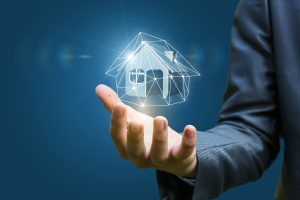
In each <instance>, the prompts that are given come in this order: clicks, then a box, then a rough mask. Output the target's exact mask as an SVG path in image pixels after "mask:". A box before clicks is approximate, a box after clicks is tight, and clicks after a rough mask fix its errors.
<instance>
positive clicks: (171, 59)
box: [106, 33, 200, 106]
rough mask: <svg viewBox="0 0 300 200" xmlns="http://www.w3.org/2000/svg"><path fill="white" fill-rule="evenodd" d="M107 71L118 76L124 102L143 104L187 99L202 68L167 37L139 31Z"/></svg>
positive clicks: (173, 102) (166, 102) (166, 103)
mask: <svg viewBox="0 0 300 200" xmlns="http://www.w3.org/2000/svg"><path fill="white" fill-rule="evenodd" d="M106 74H108V75H111V76H113V77H115V78H116V85H117V92H118V95H119V97H120V99H121V100H122V101H124V102H128V103H133V104H138V105H141V106H146V105H147V106H149V105H152V106H156V105H157V106H158V105H172V104H175V103H180V102H184V101H185V100H186V98H187V96H188V93H189V85H190V77H192V76H199V75H200V74H199V72H197V70H196V69H195V68H194V67H193V66H192V65H191V64H190V63H189V62H188V61H187V60H186V59H184V57H183V56H182V55H181V54H180V53H179V52H178V51H177V50H176V49H174V48H173V47H172V46H171V45H170V44H168V43H167V42H166V41H165V40H162V39H160V38H157V37H154V36H150V35H148V34H145V33H139V34H138V35H137V36H136V37H135V38H134V39H133V40H132V41H131V42H130V44H129V45H128V47H127V48H126V49H125V50H124V51H123V52H122V53H121V55H120V56H119V57H118V58H117V59H116V61H115V62H114V63H113V64H112V66H111V67H110V68H109V69H108V70H107V72H106Z"/></svg>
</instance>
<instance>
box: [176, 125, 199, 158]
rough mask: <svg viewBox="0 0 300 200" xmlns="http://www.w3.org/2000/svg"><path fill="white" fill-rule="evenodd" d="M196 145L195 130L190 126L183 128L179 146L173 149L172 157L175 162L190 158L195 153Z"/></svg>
mask: <svg viewBox="0 0 300 200" xmlns="http://www.w3.org/2000/svg"><path fill="white" fill-rule="evenodd" d="M195 145H196V128H195V127H194V126H192V125H188V126H186V127H185V129H184V131H183V136H182V139H181V143H180V145H179V146H177V147H175V149H174V151H173V155H172V156H173V157H174V158H175V159H176V160H184V159H186V158H188V157H189V156H191V155H192V154H193V153H194V151H195Z"/></svg>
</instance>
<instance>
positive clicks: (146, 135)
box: [96, 85, 197, 177]
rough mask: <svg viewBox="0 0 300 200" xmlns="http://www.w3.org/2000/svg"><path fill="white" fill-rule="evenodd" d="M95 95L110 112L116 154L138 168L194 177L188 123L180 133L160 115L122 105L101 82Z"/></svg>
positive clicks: (191, 130) (193, 136)
mask: <svg viewBox="0 0 300 200" xmlns="http://www.w3.org/2000/svg"><path fill="white" fill-rule="evenodd" d="M96 94H97V96H98V97H99V98H100V99H101V101H102V102H103V104H104V106H105V107H106V108H107V109H108V110H109V111H110V112H111V113H112V114H111V124H110V134H111V137H112V140H113V142H114V144H115V146H116V149H117V151H118V153H119V155H120V156H121V157H122V158H123V159H128V160H130V161H131V162H132V163H133V164H134V165H136V166H137V167H139V168H148V167H152V168H156V169H159V170H163V171H166V172H169V173H172V174H175V175H177V176H184V177H195V175H196V166H197V158H196V151H195V143H196V129H195V128H194V127H193V126H191V125H188V126H186V127H185V129H184V133H183V135H180V134H179V133H177V132H176V131H174V130H173V129H171V128H170V127H169V126H168V121H167V119H165V118H164V117H161V116H158V117H155V118H152V117H151V116H149V115H145V114H143V113H141V112H138V111H136V110H134V109H133V108H131V107H130V106H127V105H125V104H123V103H122V102H121V101H120V100H119V98H118V96H117V94H116V93H115V92H114V91H113V90H112V89H111V88H109V87H107V86H105V85H99V86H97V88H96Z"/></svg>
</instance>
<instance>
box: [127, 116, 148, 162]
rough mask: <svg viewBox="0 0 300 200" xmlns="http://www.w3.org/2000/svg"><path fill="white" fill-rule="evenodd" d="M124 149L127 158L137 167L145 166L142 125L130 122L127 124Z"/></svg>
mask: <svg viewBox="0 0 300 200" xmlns="http://www.w3.org/2000/svg"><path fill="white" fill-rule="evenodd" d="M126 150H127V155H128V157H129V159H130V160H131V161H132V162H133V163H134V164H135V165H136V166H137V167H139V168H145V167H147V158H146V147H145V144H144V127H143V125H142V124H139V123H136V122H132V123H130V124H129V126H128V131H127V143H126Z"/></svg>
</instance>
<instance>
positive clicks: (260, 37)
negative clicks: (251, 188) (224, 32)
mask: <svg viewBox="0 0 300 200" xmlns="http://www.w3.org/2000/svg"><path fill="white" fill-rule="evenodd" d="M272 56H273V49H272V33H271V24H270V16H269V5H268V0H251V1H248V0H244V1H241V2H240V4H239V6H238V9H237V12H236V16H235V19H234V24H233V28H232V38H231V57H230V64H229V67H230V72H229V84H228V88H227V91H226V94H225V97H224V104H223V107H222V111H221V114H220V120H219V123H218V125H217V126H216V127H215V128H213V129H211V130H209V131H206V132H203V133H198V135H197V145H196V148H197V157H198V171H197V177H196V182H195V185H193V184H189V183H187V182H184V181H182V179H179V178H178V177H176V176H174V175H171V174H168V173H165V172H162V171H157V180H158V184H159V189H160V192H161V198H162V199H164V198H165V199H182V198H179V197H180V196H182V197H183V194H184V193H185V192H186V191H191V190H193V194H192V195H187V196H186V197H184V199H191V198H193V199H212V198H216V197H217V196H218V195H219V194H221V193H222V192H224V191H226V190H227V189H229V188H232V187H235V186H238V185H241V184H243V183H247V182H249V181H254V180H256V179H258V178H259V177H260V176H261V175H262V173H263V172H264V170H265V169H266V168H267V167H268V166H269V164H270V163H271V162H272V161H273V159H274V158H275V156H276V155H277V152H278V149H279V143H278V142H279V127H278V124H279V122H278V113H277V112H278V107H277V94H276V80H275V73H276V69H275V68H276V66H275V63H274V62H273V57H272Z"/></svg>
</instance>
